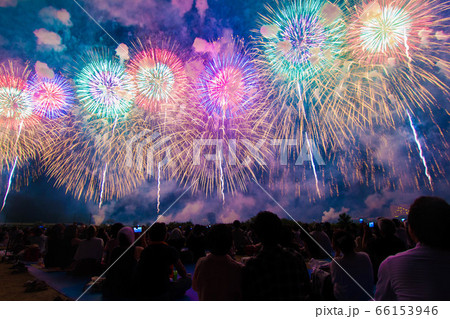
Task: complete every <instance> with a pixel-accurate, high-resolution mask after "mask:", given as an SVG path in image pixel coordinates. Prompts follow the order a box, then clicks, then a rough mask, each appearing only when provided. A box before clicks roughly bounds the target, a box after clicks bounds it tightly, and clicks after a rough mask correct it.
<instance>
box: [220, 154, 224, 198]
mask: <svg viewBox="0 0 450 319" xmlns="http://www.w3.org/2000/svg"><path fill="white" fill-rule="evenodd" d="M219 170H220V191H221V193H222V204H223V205H225V191H224V188H225V181H224V179H223V168H222V150H220V152H219Z"/></svg>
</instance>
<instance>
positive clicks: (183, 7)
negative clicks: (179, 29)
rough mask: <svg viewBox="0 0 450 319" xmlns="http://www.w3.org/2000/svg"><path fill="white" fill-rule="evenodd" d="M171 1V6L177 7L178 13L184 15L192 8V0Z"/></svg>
mask: <svg viewBox="0 0 450 319" xmlns="http://www.w3.org/2000/svg"><path fill="white" fill-rule="evenodd" d="M171 3H172V6H174V7H175V8H177V9H178V12H179V14H180V15H181V16H184V15H185V14H186V12H189V11H190V10H191V9H192V5H193V4H194V0H172V1H171Z"/></svg>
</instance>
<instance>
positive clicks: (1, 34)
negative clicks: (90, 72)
mask: <svg viewBox="0 0 450 319" xmlns="http://www.w3.org/2000/svg"><path fill="white" fill-rule="evenodd" d="M79 3H80V5H81V6H83V7H84V8H85V9H86V11H88V12H89V13H90V14H91V15H92V16H93V17H94V18H95V19H96V20H97V21H98V22H99V23H100V24H101V26H102V27H103V28H104V29H105V30H107V32H108V33H109V34H110V35H111V36H112V37H113V38H114V39H116V41H117V42H119V43H125V44H127V45H128V46H130V47H132V44H133V43H134V42H135V41H136V39H146V38H149V37H150V38H152V39H158V40H161V39H170V41H173V42H176V43H178V44H179V45H180V47H181V48H182V50H185V51H186V52H190V51H191V50H192V45H193V43H194V40H195V39H196V38H201V39H204V40H206V41H209V42H212V41H216V40H217V39H218V38H220V37H222V36H230V35H233V37H238V38H241V39H243V40H244V41H246V42H248V43H251V40H252V38H253V37H255V35H256V32H255V30H256V29H257V28H258V24H257V18H258V14H259V13H260V12H264V5H265V4H273V3H274V2H273V1H242V0H227V1H224V0H172V1H170V0H167V1H165V0H127V1H122V0H85V1H82V0H80V1H79ZM63 9H64V10H63ZM0 17H1V18H0V62H4V61H6V60H11V59H13V60H16V61H19V62H21V63H24V62H26V61H28V62H29V63H30V65H31V66H34V65H35V64H36V62H37V61H40V62H42V63H46V64H47V65H48V67H49V68H51V69H52V70H53V71H55V72H61V73H62V74H64V73H65V72H66V70H68V69H70V68H71V65H72V63H73V61H74V60H76V58H77V57H78V56H79V55H80V54H81V53H83V52H85V51H87V50H90V49H93V48H99V47H108V48H110V49H111V51H113V52H114V50H115V49H116V48H117V44H116V43H114V41H113V40H112V39H111V38H110V37H109V36H108V35H106V34H105V32H104V31H103V30H101V29H100V28H99V27H98V26H97V25H96V24H95V23H94V22H93V21H92V20H91V19H90V18H89V17H88V16H87V15H86V13H85V12H83V11H82V10H81V9H80V8H79V6H77V4H76V3H75V2H74V1H72V0H60V1H58V0H54V1H43V0H0ZM444 31H447V33H448V32H449V31H448V30H444ZM48 32H54V33H56V34H57V35H59V37H60V40H57V41H54V39H53V40H52V39H50V37H49V33H48ZM446 41H448V39H447V40H446ZM445 58H447V56H445ZM435 71H436V73H439V77H440V78H441V80H442V81H444V82H446V83H447V84H448V79H447V77H446V75H448V73H447V74H446V73H445V72H441V71H440V70H439V69H438V68H436V70H435ZM430 90H431V91H432V92H433V94H434V96H435V98H436V101H437V103H436V105H435V107H433V114H434V117H435V119H436V120H437V123H433V121H432V120H431V119H429V118H427V116H426V114H425V113H423V117H422V116H420V115H421V114H422V113H420V112H418V118H420V120H418V122H417V131H418V134H419V136H420V138H421V141H422V142H423V143H426V145H427V147H426V149H425V156H430V155H431V154H429V152H435V151H436V150H439V152H440V153H441V154H440V155H439V156H438V155H435V157H433V158H435V160H436V161H437V162H438V163H439V165H440V167H441V170H442V172H443V173H438V174H433V183H434V191H431V190H430V189H429V188H428V187H427V185H426V182H425V181H426V179H423V180H421V181H419V188H420V189H417V187H406V188H405V189H404V190H396V189H391V188H382V189H377V190H375V189H374V188H373V187H369V186H366V185H361V184H359V183H354V184H352V185H342V188H341V191H340V193H339V196H327V195H325V196H324V197H322V198H321V199H318V198H315V199H312V200H311V199H310V198H308V197H307V196H304V195H300V196H295V186H294V183H295V182H296V180H297V179H298V176H297V175H298V174H299V172H298V171H293V169H288V173H286V172H285V173H284V174H281V173H280V174H279V175H278V176H277V177H276V179H275V181H273V182H272V183H270V185H269V184H266V183H263V186H264V187H267V188H268V190H269V192H270V193H271V194H272V196H273V197H274V198H275V199H276V200H277V201H279V203H280V204H281V205H282V206H283V207H284V208H285V209H286V210H287V211H288V212H289V213H290V214H291V215H293V216H294V218H296V219H298V220H301V221H305V222H310V221H322V220H323V221H334V220H336V218H337V216H338V214H339V213H341V212H346V213H348V214H350V215H351V216H353V217H354V218H359V217H375V216H392V211H393V210H395V206H397V205H398V206H403V207H408V206H409V205H410V204H411V203H412V201H413V200H414V199H415V198H416V197H418V196H420V195H436V196H441V197H443V198H445V199H446V200H447V201H448V200H450V192H449V185H448V181H447V179H448V172H449V170H450V164H449V162H448V158H449V154H450V153H449V150H448V148H446V146H445V144H443V143H442V138H441V137H439V131H438V129H437V128H436V124H438V125H439V126H440V128H441V130H442V132H443V134H444V138H445V139H446V140H448V138H449V137H450V135H449V128H450V124H449V118H450V117H449V112H450V107H449V103H448V96H445V95H444V94H443V93H442V92H441V91H440V90H438V89H435V88H432V87H430ZM379 136H384V137H385V140H386V141H388V143H385V144H382V143H380V144H379V145H378V149H377V151H378V152H377V154H378V158H377V161H379V162H380V163H387V162H389V163H391V162H392V161H393V162H394V163H395V164H394V166H395V170H392V172H390V173H389V175H391V176H392V178H393V179H397V178H402V179H408V176H410V178H413V177H412V176H413V175H414V174H415V171H416V167H420V159H419V158H418V155H419V154H418V151H417V150H416V149H415V144H414V141H413V137H412V135H411V131H410V129H409V125H408V123H407V122H404V123H400V124H398V125H397V126H396V129H383V128H379V129H376V134H375V135H374V134H373V133H368V134H367V135H366V136H364V134H360V136H358V138H357V142H358V143H360V144H361V145H364V144H365V143H371V145H372V144H373V143H374V140H376V139H378V137H379ZM425 137H426V138H425ZM405 140H406V141H407V142H408V143H409V144H408V143H407V144H406V145H405V142H404V141H405ZM407 149H412V150H413V151H412V152H411V154H415V155H414V156H415V157H417V159H413V163H414V165H409V166H408V167H406V166H405V165H404V163H406V162H408V161H409V153H408V152H407ZM339 156H346V152H344V151H343V152H341V153H337V154H335V157H336V158H337V157H339ZM387 157H389V158H387ZM361 160H363V161H364V158H362V159H361ZM328 161H329V160H328V159H325V162H326V163H325V166H324V167H323V168H321V170H333V169H335V168H334V167H333V166H332V165H331V164H330V165H328V164H329V163H328ZM34 165H37V164H36V163H32V164H30V166H34ZM410 166H414V168H412V167H410ZM388 169H392V168H388ZM401 169H403V170H405V171H402V172H401V176H402V177H399V170H401ZM408 169H410V170H411V171H410V172H409V171H408ZM19 170H20V168H19ZM304 171H306V176H307V180H306V182H305V183H307V184H311V185H313V183H314V182H313V175H312V171H311V167H310V165H308V167H307V168H306V169H305V170H304ZM19 174H20V173H19ZM296 174H297V175H296ZM380 174H381V172H380ZM405 176H406V177H405ZM7 178H8V171H7V170H3V172H2V184H1V189H0V194H1V195H2V196H3V195H4V193H5V190H6V181H7ZM297 182H298V181H297ZM300 182H302V181H300ZM53 184H54V181H52V180H49V179H48V178H47V177H46V176H45V174H44V173H40V174H39V176H38V177H37V178H36V179H34V180H31V179H30V184H29V185H28V186H23V187H21V188H20V190H13V191H12V192H11V194H10V196H9V199H8V202H7V205H6V208H5V210H4V211H3V212H2V213H1V214H0V221H1V222H3V221H4V219H5V216H6V219H7V221H8V222H37V221H42V222H74V221H78V222H84V223H87V222H89V220H90V218H91V216H92V221H93V222H97V223H99V222H112V221H121V222H124V223H129V224H136V223H149V222H152V221H153V220H154V219H155V216H156V186H155V181H154V180H153V181H149V182H147V183H145V184H144V185H142V186H141V187H139V188H138V189H136V190H135V191H134V192H133V193H132V194H130V195H129V196H126V197H124V198H121V199H119V200H117V201H108V202H106V203H105V204H104V206H103V207H102V209H101V210H99V209H98V205H97V204H96V203H94V202H87V203H86V202H84V201H82V200H76V199H74V198H73V197H72V196H71V194H66V193H65V189H63V188H59V189H56V188H54V187H53ZM281 184H283V186H281ZM404 184H405V185H409V184H410V183H407V182H406V181H405V183H404ZM411 184H414V183H411ZM247 187H248V190H247V191H246V192H237V193H235V194H234V195H231V194H229V193H226V194H225V196H226V201H225V204H224V205H223V204H222V201H221V198H219V197H217V196H216V195H213V196H209V197H206V196H205V195H204V194H202V193H196V194H191V193H188V194H186V195H185V196H183V197H182V198H181V199H180V200H179V201H178V202H177V203H176V204H175V205H174V206H173V207H172V208H171V209H170V210H169V211H168V212H167V214H166V215H165V216H164V220H165V221H167V222H170V221H173V220H176V221H187V220H191V221H193V222H198V223H203V224H208V223H214V222H232V221H233V220H235V219H240V220H247V219H249V218H250V217H252V216H254V215H255V214H256V213H257V212H258V211H261V210H271V211H273V212H275V213H277V214H278V215H279V216H280V217H287V216H286V215H285V214H284V213H283V212H282V210H281V209H280V208H279V207H278V206H277V205H276V204H275V203H274V202H273V201H272V200H271V199H270V198H269V197H268V196H267V195H266V194H265V193H264V192H263V191H262V190H261V189H260V188H259V187H258V186H257V185H256V184H255V183H254V182H252V181H249V182H248V185H247ZM183 191H184V188H183V187H181V186H180V185H178V184H177V183H176V182H175V181H163V182H162V185H161V195H162V198H161V200H162V203H161V211H165V210H166V209H167V208H168V207H169V206H170V205H171V204H172V202H173V201H174V200H175V199H177V198H178V196H180V195H181V194H182V192H183Z"/></svg>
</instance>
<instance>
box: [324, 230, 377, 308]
mask: <svg viewBox="0 0 450 319" xmlns="http://www.w3.org/2000/svg"><path fill="white" fill-rule="evenodd" d="M333 249H334V250H335V252H336V256H337V257H335V258H334V259H333V261H332V262H331V264H330V273H331V282H332V283H333V293H334V297H335V298H336V300H343V301H351V300H352V301H353V300H369V299H372V294H373V287H374V284H373V269H372V263H371V262H370V258H369V256H368V255H367V254H366V253H363V252H355V240H354V239H353V237H352V236H351V235H350V234H349V233H347V232H344V231H342V230H341V231H336V232H335V233H334V235H333ZM341 253H342V256H341ZM341 267H342V268H341ZM350 276H351V277H350ZM355 281H356V282H355Z"/></svg>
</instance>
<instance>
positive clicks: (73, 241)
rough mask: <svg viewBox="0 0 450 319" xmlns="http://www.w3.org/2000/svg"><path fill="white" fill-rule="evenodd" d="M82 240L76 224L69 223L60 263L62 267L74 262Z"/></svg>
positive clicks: (64, 236)
mask: <svg viewBox="0 0 450 319" xmlns="http://www.w3.org/2000/svg"><path fill="white" fill-rule="evenodd" d="M80 241H81V240H80V239H79V238H78V229H77V226H76V225H69V226H67V227H66V228H65V229H64V235H63V240H62V252H61V265H60V266H61V267H62V268H67V267H69V266H70V265H71V264H72V262H73V258H74V256H75V253H76V252H77V249H78V245H79V243H80Z"/></svg>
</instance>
